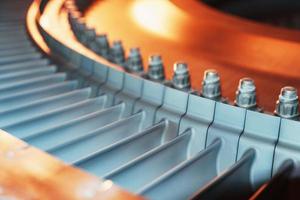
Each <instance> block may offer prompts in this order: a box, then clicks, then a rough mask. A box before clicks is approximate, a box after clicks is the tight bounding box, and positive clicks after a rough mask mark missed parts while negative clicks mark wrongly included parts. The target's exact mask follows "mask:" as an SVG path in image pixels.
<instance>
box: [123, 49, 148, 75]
mask: <svg viewBox="0 0 300 200" xmlns="http://www.w3.org/2000/svg"><path fill="white" fill-rule="evenodd" d="M126 67H127V69H128V70H129V71H130V72H135V73H141V72H143V71H144V66H143V60H142V56H141V53H140V49H139V48H137V47H135V48H131V49H130V51H129V55H128V58H127V61H126Z"/></svg>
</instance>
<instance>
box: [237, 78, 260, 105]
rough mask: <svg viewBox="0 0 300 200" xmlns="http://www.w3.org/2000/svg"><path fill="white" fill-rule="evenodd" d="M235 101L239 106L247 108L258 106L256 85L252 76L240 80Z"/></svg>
mask: <svg viewBox="0 0 300 200" xmlns="http://www.w3.org/2000/svg"><path fill="white" fill-rule="evenodd" d="M235 103H236V105H237V106H239V107H242V108H247V109H249V108H254V107H256V87H255V85H254V81H253V80H252V79H251V78H242V79H241V80H240V82H239V86H238V89H237V91H236V100H235Z"/></svg>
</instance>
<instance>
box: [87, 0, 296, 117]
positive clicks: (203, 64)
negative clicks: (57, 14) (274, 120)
mask: <svg viewBox="0 0 300 200" xmlns="http://www.w3.org/2000/svg"><path fill="white" fill-rule="evenodd" d="M155 8H157V9H156V10H155ZM86 18H87V21H88V24H90V25H92V26H95V27H96V29H97V31H98V32H99V33H100V32H106V33H108V34H109V38H110V39H111V40H112V39H122V40H123V42H124V45H125V47H127V48H129V47H132V46H139V47H141V49H142V53H143V55H144V60H145V61H146V60H147V57H148V56H149V55H151V54H153V53H157V52H159V53H161V54H162V56H163V59H164V62H165V64H166V66H167V68H166V73H167V78H168V79H170V78H171V76H172V65H173V63H174V62H175V61H177V60H184V61H186V62H188V63H189V66H190V71H191V73H192V85H193V87H194V88H196V89H198V90H199V88H200V86H201V80H202V74H203V71H204V70H205V69H208V68H214V69H216V70H218V71H219V72H220V74H221V78H222V89H223V94H224V95H225V96H227V97H229V98H230V99H231V100H233V99H234V96H235V90H236V87H237V84H238V81H239V79H240V78H242V77H252V78H253V79H254V80H255V82H256V85H257V88H258V100H259V104H260V105H261V106H263V107H264V108H265V109H266V110H268V111H273V109H274V106H275V101H276V99H277V97H278V93H279V91H280V88H281V87H283V86H285V85H292V86H295V87H297V88H299V89H300V56H299V55H298V54H299V53H298V52H300V45H299V43H298V41H300V33H299V32H296V31H289V30H285V29H282V28H276V27H271V26H265V25H261V24H256V23H254V22H250V21H245V20H243V19H239V18H237V17H234V16H227V15H225V14H223V13H220V12H218V11H216V10H213V9H212V8H209V7H207V6H206V5H204V4H202V3H198V1H197V2H196V1H195V0H184V1H183V0H173V2H170V1H164V0H157V1H147V0H145V1H144V0H135V1H133V0H127V1H125V0H124V1H118V0H107V1H98V2H96V3H95V4H94V5H93V6H92V7H91V8H90V9H89V10H88V11H87V12H86Z"/></svg>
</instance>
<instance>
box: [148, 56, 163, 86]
mask: <svg viewBox="0 0 300 200" xmlns="http://www.w3.org/2000/svg"><path fill="white" fill-rule="evenodd" d="M148 62H149V65H148V77H149V78H150V79H151V80H155V81H163V80H164V79H165V72H164V65H163V61H162V58H161V56H160V55H158V54H154V55H151V56H150V57H149V61H148Z"/></svg>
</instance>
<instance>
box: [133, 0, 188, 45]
mask: <svg viewBox="0 0 300 200" xmlns="http://www.w3.org/2000/svg"><path fill="white" fill-rule="evenodd" d="M131 14H132V17H133V19H134V21H135V22H136V23H137V24H138V25H139V26H141V27H142V28H144V29H146V30H147V31H150V32H152V33H155V34H157V35H159V36H162V37H165V38H168V39H176V38H177V37H178V36H179V35H180V34H178V32H179V31H180V29H179V27H178V25H179V24H182V23H181V22H182V21H184V20H185V19H186V16H185V14H184V13H183V12H182V11H181V10H180V9H179V8H177V7H176V6H175V5H174V4H172V3H171V2H170V1H165V0H160V1H148V0H139V1H133V2H132V7H131Z"/></svg>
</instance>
